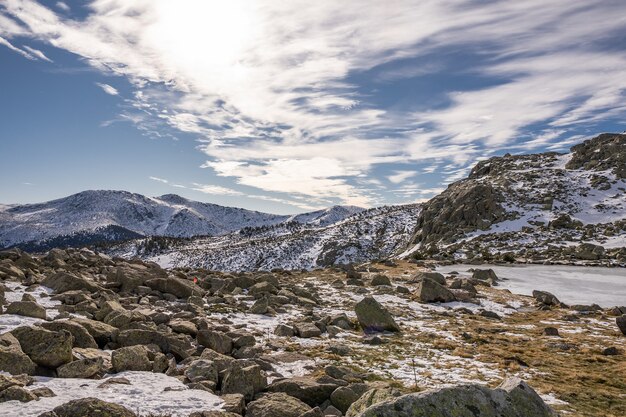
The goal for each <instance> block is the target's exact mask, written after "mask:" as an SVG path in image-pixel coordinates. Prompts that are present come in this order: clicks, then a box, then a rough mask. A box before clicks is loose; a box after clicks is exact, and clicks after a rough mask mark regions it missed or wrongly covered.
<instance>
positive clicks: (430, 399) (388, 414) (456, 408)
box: [358, 378, 555, 417]
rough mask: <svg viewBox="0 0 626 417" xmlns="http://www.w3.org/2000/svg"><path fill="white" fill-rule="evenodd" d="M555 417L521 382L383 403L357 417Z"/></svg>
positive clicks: (462, 388)
mask: <svg viewBox="0 0 626 417" xmlns="http://www.w3.org/2000/svg"><path fill="white" fill-rule="evenodd" d="M449 416H468V417H474V416H480V417H530V416H532V417H553V416H555V414H554V412H553V411H552V410H551V409H550V407H548V406H547V405H546V404H545V403H544V402H543V400H542V399H541V397H539V395H537V393H536V392H535V391H534V390H533V389H532V388H531V387H529V386H528V385H527V384H526V383H524V382H523V381H522V380H520V379H519V378H511V379H508V380H506V381H504V382H503V383H502V384H501V385H500V386H499V387H498V388H496V389H493V390H492V389H489V388H487V387H484V386H481V385H460V386H456V387H451V388H440V389H434V390H428V391H424V392H420V393H416V394H408V395H403V396H401V397H398V398H396V399H391V400H387V401H383V402H381V403H378V404H375V405H373V406H372V407H369V408H368V409H366V410H365V411H363V412H362V413H360V414H358V417H449Z"/></svg>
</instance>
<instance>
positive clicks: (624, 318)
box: [615, 314, 626, 335]
mask: <svg viewBox="0 0 626 417" xmlns="http://www.w3.org/2000/svg"><path fill="white" fill-rule="evenodd" d="M615 324H617V327H618V328H619V330H620V331H621V332H622V334H623V335H626V314H622V315H621V316H619V317H617V318H616V319H615Z"/></svg>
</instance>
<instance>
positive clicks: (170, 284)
mask: <svg viewBox="0 0 626 417" xmlns="http://www.w3.org/2000/svg"><path fill="white" fill-rule="evenodd" d="M145 285H147V286H148V287H150V288H152V289H153V290H157V291H160V292H162V293H168V294H173V295H175V296H176V297H178V298H189V297H191V296H192V295H197V296H200V297H202V296H204V294H205V293H206V291H205V290H203V289H202V288H201V287H199V286H198V285H196V284H194V283H193V282H191V281H188V280H185V279H182V278H177V277H167V278H153V279H149V280H147V281H146V283H145Z"/></svg>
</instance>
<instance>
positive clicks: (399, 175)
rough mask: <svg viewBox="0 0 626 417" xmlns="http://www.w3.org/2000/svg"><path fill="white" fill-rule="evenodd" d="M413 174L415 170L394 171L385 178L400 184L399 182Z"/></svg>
mask: <svg viewBox="0 0 626 417" xmlns="http://www.w3.org/2000/svg"><path fill="white" fill-rule="evenodd" d="M415 174H416V172H415V171H396V172H395V173H394V174H393V175H390V176H388V177H387V179H388V180H389V181H390V182H392V183H394V184H400V183H401V182H404V181H406V180H408V179H409V178H411V177H414V176H415Z"/></svg>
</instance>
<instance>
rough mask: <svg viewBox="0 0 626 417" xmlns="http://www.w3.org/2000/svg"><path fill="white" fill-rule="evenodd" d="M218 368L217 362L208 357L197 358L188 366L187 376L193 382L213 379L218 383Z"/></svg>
mask: <svg viewBox="0 0 626 417" xmlns="http://www.w3.org/2000/svg"><path fill="white" fill-rule="evenodd" d="M217 373H218V369H217V365H216V364H215V362H213V361H210V360H207V359H197V360H195V361H193V362H191V364H190V365H189V366H188V367H187V369H186V370H185V376H186V377H187V379H188V380H190V381H191V382H200V381H212V382H215V383H217V381H218V377H217V375H218V374H217Z"/></svg>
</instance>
